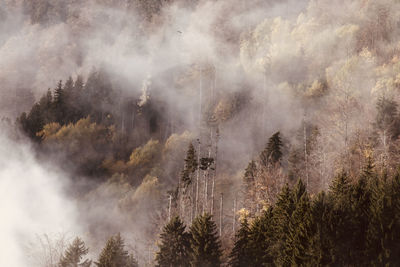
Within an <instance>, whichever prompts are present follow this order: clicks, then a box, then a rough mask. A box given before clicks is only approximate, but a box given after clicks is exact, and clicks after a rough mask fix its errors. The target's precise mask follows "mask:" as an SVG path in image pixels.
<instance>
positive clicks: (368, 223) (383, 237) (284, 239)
mask: <svg viewBox="0 0 400 267" xmlns="http://www.w3.org/2000/svg"><path fill="white" fill-rule="evenodd" d="M399 194H400V172H398V173H397V174H395V175H394V176H391V177H388V175H387V174H385V173H383V174H380V175H378V174H377V173H376V171H375V170H374V167H373V164H372V161H371V160H369V163H368V164H367V166H365V168H364V170H363V172H362V173H361V174H360V177H358V179H356V181H351V179H350V178H349V176H348V175H347V174H346V173H344V172H342V173H341V174H339V175H338V176H337V177H336V178H335V179H334V181H333V183H332V185H331V187H330V190H329V191H328V192H327V193H325V192H320V193H319V194H317V195H310V194H309V193H308V192H307V190H306V186H305V185H304V183H303V182H302V180H299V181H298V182H297V184H296V185H295V186H294V187H293V188H289V186H287V185H286V186H284V187H283V188H282V190H281V192H280V193H279V195H278V196H277V200H276V202H275V203H274V204H273V205H270V206H269V207H267V208H266V209H265V210H264V211H263V212H262V214H260V215H259V216H257V217H255V218H251V219H250V218H243V220H242V222H241V228H240V230H239V231H238V232H237V234H236V241H235V245H234V248H233V249H232V252H231V254H230V265H231V266H275V265H277V266H327V265H333V266H398V265H399V264H400V257H399V255H400V254H399V252H400V244H399V242H398V237H399V234H400V198H399Z"/></svg>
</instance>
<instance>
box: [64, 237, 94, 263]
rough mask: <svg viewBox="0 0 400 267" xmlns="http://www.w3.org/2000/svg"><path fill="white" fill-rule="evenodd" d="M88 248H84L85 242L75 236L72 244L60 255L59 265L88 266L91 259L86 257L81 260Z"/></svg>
mask: <svg viewBox="0 0 400 267" xmlns="http://www.w3.org/2000/svg"><path fill="white" fill-rule="evenodd" d="M88 252H89V249H88V248H86V246H85V243H84V242H83V241H82V240H81V239H80V238H79V237H77V238H75V239H74V241H73V242H72V244H71V245H70V246H69V247H68V248H67V250H66V251H65V252H64V254H63V256H62V257H61V260H60V263H59V266H60V267H89V266H90V265H91V264H92V261H90V260H88V259H86V260H84V261H83V262H81V261H82V258H83V257H84V256H85V255H87V254H88Z"/></svg>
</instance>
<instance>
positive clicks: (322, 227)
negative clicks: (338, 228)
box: [310, 192, 335, 266]
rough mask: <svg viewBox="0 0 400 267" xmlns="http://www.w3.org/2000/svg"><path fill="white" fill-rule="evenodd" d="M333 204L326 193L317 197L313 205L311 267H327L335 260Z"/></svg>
mask: <svg viewBox="0 0 400 267" xmlns="http://www.w3.org/2000/svg"><path fill="white" fill-rule="evenodd" d="M332 210H333V207H332V202H331V200H330V198H328V197H327V195H326V194H325V192H321V193H319V194H318V195H317V197H316V198H315V199H314V201H313V202H312V205H311V216H312V219H311V232H312V233H313V235H312V237H311V240H310V249H311V251H310V257H311V262H310V266H327V265H330V264H331V263H332V260H333V254H332V253H333V247H334V240H333V235H334V228H335V227H334V225H335V221H333V216H332V215H333V214H332Z"/></svg>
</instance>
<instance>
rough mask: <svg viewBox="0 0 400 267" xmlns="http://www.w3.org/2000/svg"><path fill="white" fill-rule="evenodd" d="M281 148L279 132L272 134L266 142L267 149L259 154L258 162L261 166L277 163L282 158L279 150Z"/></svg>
mask: <svg viewBox="0 0 400 267" xmlns="http://www.w3.org/2000/svg"><path fill="white" fill-rule="evenodd" d="M282 146H283V143H282V140H281V136H280V132H276V133H274V134H273V135H272V136H271V138H270V139H269V141H268V144H267V147H266V148H265V149H264V151H263V152H261V155H260V161H261V163H262V164H263V166H269V165H274V164H276V163H279V162H280V160H281V158H282V151H281V148H282Z"/></svg>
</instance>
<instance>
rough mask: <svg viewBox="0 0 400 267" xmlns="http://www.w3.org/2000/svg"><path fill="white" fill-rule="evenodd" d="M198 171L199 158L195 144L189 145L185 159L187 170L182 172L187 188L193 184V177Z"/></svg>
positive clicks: (183, 181)
mask: <svg viewBox="0 0 400 267" xmlns="http://www.w3.org/2000/svg"><path fill="white" fill-rule="evenodd" d="M196 170H197V156H196V150H195V149H194V146H193V144H190V145H189V148H188V151H187V153H186V158H185V168H184V170H183V172H182V178H181V179H182V183H183V184H184V185H185V187H187V186H189V185H190V184H191V183H192V179H191V175H192V174H193V173H194V172H195V171H196Z"/></svg>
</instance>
